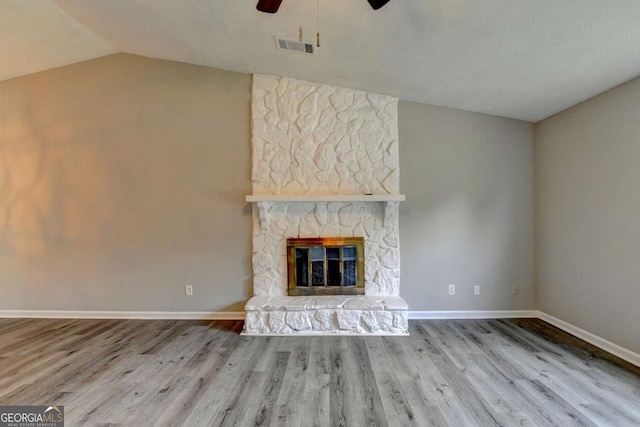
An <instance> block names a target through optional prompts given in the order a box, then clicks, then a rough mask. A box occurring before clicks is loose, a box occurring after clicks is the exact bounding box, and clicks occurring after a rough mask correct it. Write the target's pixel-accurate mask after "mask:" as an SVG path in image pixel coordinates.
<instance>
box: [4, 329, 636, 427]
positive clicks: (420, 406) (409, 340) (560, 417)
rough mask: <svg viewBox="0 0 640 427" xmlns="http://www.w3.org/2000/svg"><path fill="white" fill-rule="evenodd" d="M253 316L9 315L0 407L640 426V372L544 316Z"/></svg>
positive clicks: (136, 420)
mask: <svg viewBox="0 0 640 427" xmlns="http://www.w3.org/2000/svg"><path fill="white" fill-rule="evenodd" d="M241 328H242V322H198V321H175V320H171V321H169V320H166V321H165V320H163V321H142V320H140V321H134V320H126V321H125V320H34V319H4V320H0V405H7V404H14V405H35V404H57V405H64V406H65V416H66V425H67V426H97V425H111V426H115V425H126V426H155V425H176V426H180V425H184V426H198V425H205V426H211V425H215V426H218V425H229V426H234V425H247V426H254V425H275V426H280V425H292V426H299V425H304V426H307V425H308V426H316V425H318V426H338V425H348V426H373V425H389V426H403V425H418V426H426V425H451V426H474V425H479V426H491V425H505V426H520V425H527V426H546V425H556V426H573V425H599V426H616V427H619V426H639V425H640V369H638V368H637V367H634V366H633V365H629V364H625V363H624V362H622V361H620V360H619V359H616V358H615V357H613V356H611V355H608V354H607V353H604V352H602V351H600V350H598V349H596V348H595V347H592V346H590V345H588V344H586V343H584V342H583V341H580V340H578V339H576V338H574V337H571V336H569V335H567V334H565V333H563V332H561V331H559V330H558V329H556V328H553V327H552V326H550V325H548V324H546V323H544V322H542V321H539V320H477V321H474V320H457V321H412V322H410V333H411V336H410V337H285V338H280V337H274V338H267V337H242V336H239V335H238V333H239V332H240V330H241Z"/></svg>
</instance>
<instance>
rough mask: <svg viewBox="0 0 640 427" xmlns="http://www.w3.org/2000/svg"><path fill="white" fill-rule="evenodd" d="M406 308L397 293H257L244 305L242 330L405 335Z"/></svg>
mask: <svg viewBox="0 0 640 427" xmlns="http://www.w3.org/2000/svg"><path fill="white" fill-rule="evenodd" d="M408 308H409V307H408V305H407V303H406V302H405V301H404V300H403V299H402V298H400V297H396V296H366V295H362V296H313V297H279V296H275V297H271V296H259V297H253V298H251V299H250V300H249V302H248V303H247V305H246V306H245V310H246V312H247V313H246V324H247V326H246V327H245V333H248V334H255V335H280V334H292V333H297V334H308V335H314V334H315V335H326V334H327V333H335V334H379V335H390V334H393V335H408V332H407V327H408V324H407V310H408Z"/></svg>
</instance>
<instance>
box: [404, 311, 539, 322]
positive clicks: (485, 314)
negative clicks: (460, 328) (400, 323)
mask: <svg viewBox="0 0 640 427" xmlns="http://www.w3.org/2000/svg"><path fill="white" fill-rule="evenodd" d="M537 317H538V311H537V310H462V311H449V310H445V311H410V312H409V319H416V320H417V319H516V318H520V319H522V318H537Z"/></svg>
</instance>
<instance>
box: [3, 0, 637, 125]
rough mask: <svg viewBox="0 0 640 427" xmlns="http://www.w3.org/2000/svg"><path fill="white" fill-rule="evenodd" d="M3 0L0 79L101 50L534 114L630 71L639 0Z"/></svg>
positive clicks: (545, 112)
mask: <svg viewBox="0 0 640 427" xmlns="http://www.w3.org/2000/svg"><path fill="white" fill-rule="evenodd" d="M319 1H320V14H319V17H320V35H321V45H322V46H321V47H320V49H318V51H317V55H315V56H310V55H303V54H296V53H291V52H283V51H278V50H277V49H276V45H275V42H274V36H275V35H278V36H281V37H284V38H288V39H298V35H299V28H300V27H302V32H303V37H304V40H305V41H309V42H313V41H314V40H315V32H316V27H317V24H316V22H317V17H318V14H317V9H316V8H317V6H318V2H317V0H284V1H283V3H282V6H281V7H280V11H279V12H278V13H277V14H276V15H268V14H264V13H260V12H258V11H256V9H255V5H256V0H184V1H176V0H91V1H87V0H55V1H51V0H29V1H24V0H2V1H0V57H2V58H3V60H2V61H1V63H0V79H7V78H11V77H15V76H19V75H24V74H29V73H32V72H35V71H40V70H44V69H47V68H53V67H57V66H60V65H64V64H68V63H73V62H77V61H80V60H84V59H90V58H94V57H97V56H102V55H106V54H109V53H113V52H126V53H133V54H138V55H144V56H150V57H155V58H162V59H168V60H175V61H182V62H187V63H193V64H199V65H206V66H211V67H216V68H222V69H227V70H234V71H241V72H249V73H253V72H256V73H263V74H273V75H280V76H287V77H292V78H298V79H303V80H309V81H313V82H319V83H325V84H333V85H337V86H345V87H350V88H355V89H362V90H367V91H372V92H378V93H383V94H388V95H392V96H397V97H399V98H401V99H405V100H410V101H417V102H423V103H428V104H435V105H442V106H447V107H453V108H459V109H463V110H469V111H478V112H483V113H487V114H494V115H499V116H505V117H513V118H518V119H523V120H528V121H534V122H535V121H538V120H540V119H542V118H544V117H547V116H549V115H552V114H554V113H556V112H558V111H561V110H563V109H566V108H568V107H570V106H572V105H575V104H576V103H579V102H581V101H583V100H585V99H588V98H590V97H592V96H594V95H596V94H598V93H600V92H603V91H605V90H607V89H610V88H612V87H614V86H617V85H618V84H620V83H623V82H625V81H627V80H630V79H632V78H634V77H636V76H638V75H640V25H639V24H638V23H639V22H640V1H638V0H608V1H603V0H391V1H390V2H389V4H387V5H386V6H385V7H383V8H382V9H380V10H378V11H373V10H372V9H371V8H370V7H369V5H368V3H367V2H366V1H365V0H319Z"/></svg>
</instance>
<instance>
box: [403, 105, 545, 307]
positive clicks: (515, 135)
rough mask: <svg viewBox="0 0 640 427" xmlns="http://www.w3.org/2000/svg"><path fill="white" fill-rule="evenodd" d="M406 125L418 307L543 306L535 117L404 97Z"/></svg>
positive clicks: (410, 270) (408, 247)
mask: <svg viewBox="0 0 640 427" xmlns="http://www.w3.org/2000/svg"><path fill="white" fill-rule="evenodd" d="M399 133H400V191H401V192H402V193H405V194H406V195H407V201H406V203H403V204H402V205H401V210H400V246H401V253H402V255H401V265H402V273H401V286H400V294H401V296H402V297H403V298H405V299H406V300H407V301H408V302H409V305H410V310H512V309H534V308H535V302H534V284H535V277H534V247H533V240H534V222H533V136H534V135H533V125H532V124H530V123H527V122H521V121H517V120H512V119H504V118H499V117H493V116H488V115H483V114H477V113H469V112H464V111H459V110H453V109H447V108H441V107H434V106H429V105H423V104H415V103H409V102H400V103H399ZM449 284H455V285H456V295H455V296H449V295H448V292H447V291H448V289H447V287H448V285H449ZM474 285H480V287H481V288H480V289H481V294H480V295H479V296H474V295H473V286H474ZM514 287H518V288H519V290H520V294H519V295H514V293H513V288H514Z"/></svg>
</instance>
